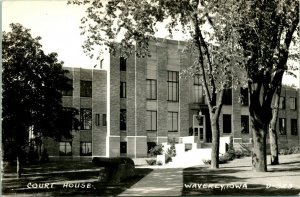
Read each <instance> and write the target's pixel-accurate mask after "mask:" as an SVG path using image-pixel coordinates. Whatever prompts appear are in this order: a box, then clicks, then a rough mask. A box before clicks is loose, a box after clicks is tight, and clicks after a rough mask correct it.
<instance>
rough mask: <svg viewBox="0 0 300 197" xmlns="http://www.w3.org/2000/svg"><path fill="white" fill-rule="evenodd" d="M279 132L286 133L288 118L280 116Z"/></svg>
mask: <svg viewBox="0 0 300 197" xmlns="http://www.w3.org/2000/svg"><path fill="white" fill-rule="evenodd" d="M279 134H280V135H286V119H285V118H279Z"/></svg>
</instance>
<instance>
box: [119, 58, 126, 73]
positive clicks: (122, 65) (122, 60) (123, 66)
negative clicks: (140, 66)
mask: <svg viewBox="0 0 300 197" xmlns="http://www.w3.org/2000/svg"><path fill="white" fill-rule="evenodd" d="M120 71H126V59H125V58H124V57H120Z"/></svg>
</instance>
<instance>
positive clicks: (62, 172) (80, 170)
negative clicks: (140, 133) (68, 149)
mask: <svg viewBox="0 0 300 197" xmlns="http://www.w3.org/2000/svg"><path fill="white" fill-rule="evenodd" d="M14 168H15V166H7V167H6V169H5V170H4V176H3V177H4V178H3V180H2V193H3V194H4V195H17V194H18V195H23V194H26V195H47V196H82V195H88V196H116V195H118V194H120V193H122V192H123V191H124V190H126V189H127V188H129V187H131V186H132V185H133V184H135V183H136V182H138V181H139V180H140V179H142V178H143V177H144V176H146V175H147V174H148V173H150V172H151V171H152V169H143V168H137V169H136V176H134V177H133V178H131V179H127V180H124V181H122V182H121V183H119V184H115V185H108V184H103V183H99V182H98V175H99V169H100V168H99V167H97V166H94V165H93V164H92V163H91V162H87V161H79V162H77V161H76V162H74V161H72V162H70V161H63V162H51V163H48V164H40V165H32V166H24V175H23V177H21V178H20V179H17V178H16V173H15V171H14ZM29 183H31V184H34V183H37V184H44V185H43V187H45V183H50V184H51V183H53V186H52V188H51V186H50V184H49V188H28V184H29ZM66 183H71V185H72V188H71V187H70V186H68V187H64V184H66ZM76 183H77V184H78V183H79V184H80V187H81V186H82V185H84V187H85V188H75V184H76ZM87 185H90V188H87V187H88V186H87ZM29 186H31V185H29Z"/></svg>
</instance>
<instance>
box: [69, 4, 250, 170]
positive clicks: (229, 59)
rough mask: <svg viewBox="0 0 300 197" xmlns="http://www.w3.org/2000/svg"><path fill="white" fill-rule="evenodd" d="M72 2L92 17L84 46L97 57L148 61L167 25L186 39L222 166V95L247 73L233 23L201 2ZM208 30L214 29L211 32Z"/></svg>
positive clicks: (86, 19) (215, 154)
mask: <svg viewBox="0 0 300 197" xmlns="http://www.w3.org/2000/svg"><path fill="white" fill-rule="evenodd" d="M69 2H70V3H74V4H78V5H83V6H84V8H86V16H85V17H83V18H82V20H81V22H82V26H81V28H82V30H83V31H82V33H83V34H85V35H86V37H87V39H86V42H85V44H84V46H83V48H84V50H85V52H86V53H87V54H89V55H90V56H91V57H93V55H94V54H95V49H98V48H99V46H108V47H109V49H110V52H111V53H112V54H116V51H120V54H121V56H125V57H127V56H129V55H132V54H133V53H135V54H136V55H137V56H138V57H147V56H148V55H149V50H148V45H149V43H150V42H151V41H156V38H155V33H156V31H157V29H156V28H157V25H158V24H165V27H166V30H168V32H169V33H170V35H172V34H174V33H176V32H178V31H181V33H182V34H184V35H186V37H187V38H188V39H187V40H186V47H187V50H186V52H188V53H194V54H195V56H196V59H195V61H194V62H195V64H194V65H190V68H189V69H188V70H186V72H187V73H188V72H190V71H191V75H195V74H199V75H200V76H201V80H202V83H203V87H204V91H205V95H206V96H205V98H206V101H207V104H208V108H209V113H210V121H211V130H212V156H211V165H212V167H213V168H218V167H219V164H218V158H219V138H220V130H219V116H220V112H221V108H222V104H223V101H222V97H223V93H224V89H225V88H229V87H230V88H231V85H232V83H233V84H236V83H235V82H238V81H239V80H238V79H239V76H241V72H238V71H237V70H239V69H238V68H241V65H242V63H243V62H244V61H243V55H242V50H241V49H240V48H239V47H236V46H237V44H238V43H237V42H236V41H237V39H236V38H235V37H236V34H235V32H233V31H231V30H232V28H230V25H224V24H227V21H226V18H224V17H222V16H221V15H220V14H219V13H217V12H215V11H214V9H215V8H214V3H213V2H210V1H199V0H192V1H190V0H176V1H174V0H165V1H163V0H130V1H128V0H107V1H105V2H104V3H103V2H101V1H97V0H70V1H69ZM210 10H212V11H211V13H210ZM210 14H212V15H211V16H210ZM207 26H210V27H212V29H213V30H211V31H206V29H207V28H206V27H207ZM179 29H180V30H179ZM96 55H97V54H96ZM237 73H238V74H237ZM233 81H235V82H233Z"/></svg>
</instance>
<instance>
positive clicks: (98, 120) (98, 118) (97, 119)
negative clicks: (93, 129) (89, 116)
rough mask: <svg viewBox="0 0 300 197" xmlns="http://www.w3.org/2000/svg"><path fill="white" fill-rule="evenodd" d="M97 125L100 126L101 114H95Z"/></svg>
mask: <svg viewBox="0 0 300 197" xmlns="http://www.w3.org/2000/svg"><path fill="white" fill-rule="evenodd" d="M95 125H96V126H100V114H95Z"/></svg>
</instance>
